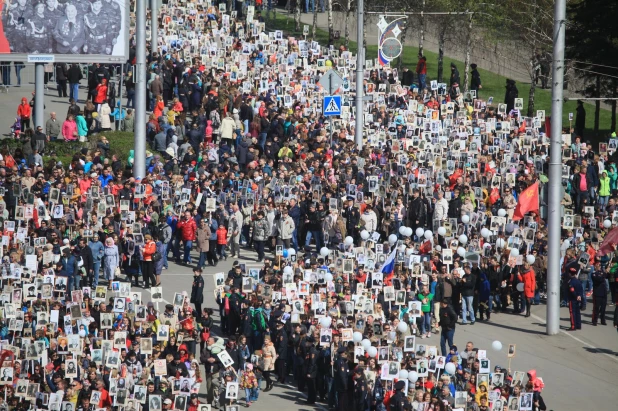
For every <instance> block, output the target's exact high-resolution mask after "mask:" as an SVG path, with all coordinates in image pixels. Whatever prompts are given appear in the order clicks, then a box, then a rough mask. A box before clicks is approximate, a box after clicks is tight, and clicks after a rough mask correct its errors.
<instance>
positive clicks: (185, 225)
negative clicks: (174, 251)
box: [176, 211, 197, 264]
mask: <svg viewBox="0 0 618 411" xmlns="http://www.w3.org/2000/svg"><path fill="white" fill-rule="evenodd" d="M176 230H178V231H179V233H180V239H181V240H182V241H183V243H184V249H185V255H184V257H183V263H184V264H191V248H192V247H193V242H194V241H195V235H196V233H197V224H195V220H194V219H193V217H191V212H189V211H187V212H185V215H184V217H183V218H182V219H181V220H180V221H179V222H178V225H176ZM179 252H180V251H179ZM176 262H177V263H180V261H178V260H177V261H176Z"/></svg>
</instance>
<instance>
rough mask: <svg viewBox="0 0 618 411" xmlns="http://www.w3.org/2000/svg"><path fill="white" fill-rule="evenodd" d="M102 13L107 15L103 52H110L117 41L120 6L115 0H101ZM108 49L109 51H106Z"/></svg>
mask: <svg viewBox="0 0 618 411" xmlns="http://www.w3.org/2000/svg"><path fill="white" fill-rule="evenodd" d="M102 1H103V13H104V14H106V15H107V22H108V26H107V37H106V39H105V41H106V43H105V54H112V51H113V50H114V46H115V45H116V43H117V42H118V36H119V35H120V25H121V23H122V13H121V11H120V6H119V5H118V3H116V1H115V0H102ZM107 50H109V51H107Z"/></svg>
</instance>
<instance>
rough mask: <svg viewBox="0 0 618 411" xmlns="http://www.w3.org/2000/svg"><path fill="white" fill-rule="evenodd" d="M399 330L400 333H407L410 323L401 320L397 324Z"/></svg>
mask: <svg viewBox="0 0 618 411" xmlns="http://www.w3.org/2000/svg"><path fill="white" fill-rule="evenodd" d="M397 331H399V332H400V333H405V332H406V331H408V324H406V323H405V322H403V321H400V322H399V324H397Z"/></svg>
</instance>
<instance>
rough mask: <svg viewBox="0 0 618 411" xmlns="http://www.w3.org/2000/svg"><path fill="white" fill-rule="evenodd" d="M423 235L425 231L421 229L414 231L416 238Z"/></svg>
mask: <svg viewBox="0 0 618 411" xmlns="http://www.w3.org/2000/svg"><path fill="white" fill-rule="evenodd" d="M423 234H425V230H423V229H422V228H421V227H419V228H417V229H416V236H417V237H422V236H423Z"/></svg>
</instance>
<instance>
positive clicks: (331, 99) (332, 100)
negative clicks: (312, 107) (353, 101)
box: [322, 96, 341, 116]
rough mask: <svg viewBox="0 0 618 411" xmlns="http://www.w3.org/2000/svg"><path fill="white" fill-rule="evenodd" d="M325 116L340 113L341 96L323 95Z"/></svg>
mask: <svg viewBox="0 0 618 411" xmlns="http://www.w3.org/2000/svg"><path fill="white" fill-rule="evenodd" d="M322 107H324V115H325V116H340V115H341V96H324V102H323V104H322Z"/></svg>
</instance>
